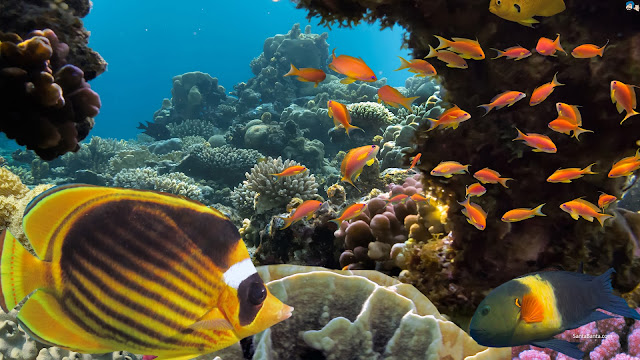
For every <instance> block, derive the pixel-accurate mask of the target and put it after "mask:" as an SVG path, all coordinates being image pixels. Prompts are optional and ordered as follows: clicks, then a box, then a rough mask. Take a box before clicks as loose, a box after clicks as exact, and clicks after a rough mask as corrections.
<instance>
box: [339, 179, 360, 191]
mask: <svg viewBox="0 0 640 360" xmlns="http://www.w3.org/2000/svg"><path fill="white" fill-rule="evenodd" d="M340 180H341V181H344V182H346V183H349V184H351V186H353V187H354V188H356V190H358V191H360V192H362V191H361V190H360V189H358V187H357V186H356V184H354V183H353V181H351V179H349V178H347V177H346V176H343V177H342V179H340Z"/></svg>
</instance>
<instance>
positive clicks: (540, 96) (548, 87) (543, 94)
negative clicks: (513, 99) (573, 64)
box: [529, 73, 564, 106]
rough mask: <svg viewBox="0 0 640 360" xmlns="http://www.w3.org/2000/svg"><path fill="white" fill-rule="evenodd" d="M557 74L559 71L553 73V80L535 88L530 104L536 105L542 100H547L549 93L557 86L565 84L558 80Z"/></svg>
mask: <svg viewBox="0 0 640 360" xmlns="http://www.w3.org/2000/svg"><path fill="white" fill-rule="evenodd" d="M557 75H558V73H555V74H554V75H553V80H551V82H548V83H546V84H542V85H540V86H538V87H537V88H535V90H533V94H531V99H529V105H530V106H536V105H538V104H540V103H541V102H543V101H545V100H546V99H547V98H548V97H549V95H551V93H552V92H553V90H554V89H555V87H556V86H562V85H564V84H561V83H560V82H559V81H558V78H557Z"/></svg>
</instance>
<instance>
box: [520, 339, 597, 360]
mask: <svg viewBox="0 0 640 360" xmlns="http://www.w3.org/2000/svg"><path fill="white" fill-rule="evenodd" d="M578 344H580V343H577V342H568V341H564V340H560V339H555V338H552V339H549V340H543V341H535V342H532V343H531V345H533V346H537V347H541V348H549V349H551V350H555V351H557V352H561V353H563V354H565V355H567V356H569V357H572V358H575V359H582V358H583V357H584V353H583V352H582V351H581V350H580V349H578V346H577V345H578Z"/></svg>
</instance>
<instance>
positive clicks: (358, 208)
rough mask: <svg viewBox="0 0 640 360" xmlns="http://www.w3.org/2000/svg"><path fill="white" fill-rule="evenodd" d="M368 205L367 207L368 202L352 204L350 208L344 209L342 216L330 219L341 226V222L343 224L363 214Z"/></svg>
mask: <svg viewBox="0 0 640 360" xmlns="http://www.w3.org/2000/svg"><path fill="white" fill-rule="evenodd" d="M366 207H367V204H361V203H356V204H352V205H350V206H349V207H348V208H346V209H344V211H343V212H342V214H340V216H339V217H338V218H337V219H332V220H329V221H331V222H333V223H336V224H337V225H338V227H340V224H342V222H343V221H348V220H351V219H353V218H355V217H357V216H358V215H360V214H362V212H363V211H364V209H365V208H366Z"/></svg>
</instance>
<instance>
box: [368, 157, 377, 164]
mask: <svg viewBox="0 0 640 360" xmlns="http://www.w3.org/2000/svg"><path fill="white" fill-rule="evenodd" d="M375 161H376V158H371V159H370V160H369V161H367V166H371V165H373V163H374V162H375Z"/></svg>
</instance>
